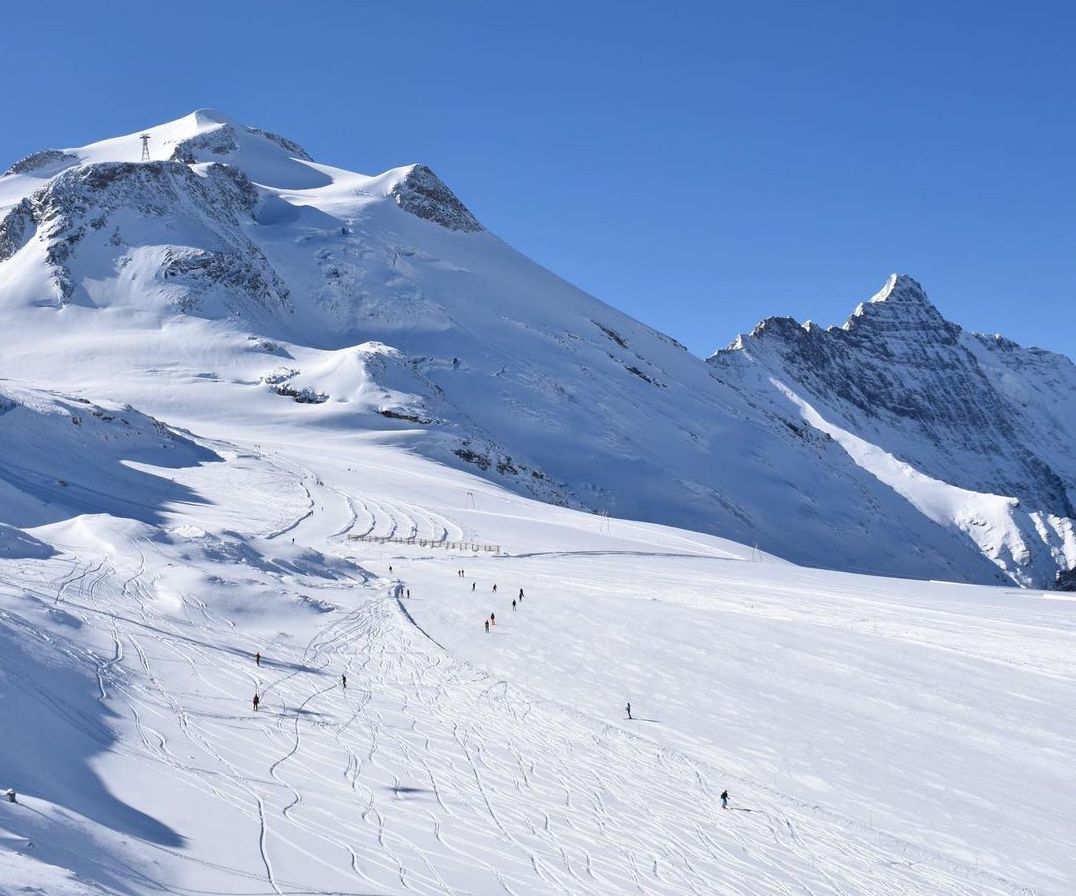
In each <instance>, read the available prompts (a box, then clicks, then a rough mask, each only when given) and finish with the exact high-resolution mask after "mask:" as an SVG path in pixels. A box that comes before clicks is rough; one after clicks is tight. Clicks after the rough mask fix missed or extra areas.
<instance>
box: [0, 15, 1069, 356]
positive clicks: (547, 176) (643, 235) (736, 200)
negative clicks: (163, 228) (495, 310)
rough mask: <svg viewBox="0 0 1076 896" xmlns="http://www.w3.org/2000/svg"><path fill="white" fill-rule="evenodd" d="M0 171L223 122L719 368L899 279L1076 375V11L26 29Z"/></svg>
mask: <svg viewBox="0 0 1076 896" xmlns="http://www.w3.org/2000/svg"><path fill="white" fill-rule="evenodd" d="M0 43H2V46H3V56H4V72H5V78H4V101H3V106H2V111H0V167H6V164H7V163H9V162H11V161H13V160H15V159H16V158H18V157H19V156H21V155H24V154H26V153H28V152H31V151H33V150H36V149H39V148H43V147H46V146H71V145H78V144H82V143H86V142H89V141H91V140H94V139H99V138H102V137H106V136H113V135H116V134H120V133H126V132H130V131H133V130H136V129H138V128H141V127H143V126H146V125H150V124H155V123H159V122H162V121H167V120H170V119H172V118H177V117H179V116H180V115H183V114H186V113H187V112H190V111H192V110H193V109H195V108H198V107H202V106H212V107H215V108H218V109H220V110H221V111H223V112H225V113H227V114H229V115H231V116H232V117H234V118H238V119H239V120H241V121H245V122H247V123H250V124H255V125H258V126H260V127H264V128H267V129H269V130H273V131H276V132H278V133H282V134H285V135H286V136H288V137H291V138H292V139H294V140H297V141H298V142H299V143H301V144H303V145H304V146H305V147H306V148H307V149H308V150H309V151H310V152H311V154H312V155H313V156H314V157H315V158H316V159H318V160H320V161H324V162H327V163H330V164H335V165H339V166H341V167H345V168H351V169H354V170H358V171H363V172H367V173H375V172H378V171H381V170H384V169H386V168H390V167H394V166H396V165H401V164H405V163H408V162H414V161H422V162H426V163H427V164H429V165H430V166H431V167H433V168H434V169H435V170H436V171H437V172H438V173H439V174H440V175H441V176H442V177H443V178H444V179H445V180H446V181H447V182H448V183H449V184H450V185H451V186H452V187H453V189H454V190H455V191H456V192H457V193H458V194H459V196H460V197H461V198H462V199H463V201H464V202H465V203H466V204H467V205H468V206H470V207H471V208H472V210H473V211H474V212H475V213H476V214H477V215H478V217H479V219H480V220H482V221H483V222H484V223H485V224H486V225H487V226H488V227H489V228H490V229H491V230H493V231H494V232H495V233H497V234H498V235H500V236H501V237H503V238H504V239H506V240H507V241H508V242H510V243H512V244H513V245H515V246H516V247H517V248H518V249H520V250H522V251H523V252H525V253H526V254H528V255H530V256H531V257H533V258H535V259H536V260H538V261H539V262H541V263H542V264H544V265H546V266H547V267H549V268H551V269H552V270H554V271H556V272H557V273H559V274H561V275H562V276H564V277H566V278H567V279H568V280H571V281H572V282H574V283H576V284H578V285H579V286H582V287H583V288H585V289H587V290H588V291H590V292H592V293H594V294H595V295H597V296H599V297H600V298H602V299H604V300H605V301H607V302H609V303H610V304H612V305H615V306H617V307H619V308H621V309H623V310H625V311H627V312H629V313H631V314H633V315H635V316H636V317H639V318H641V319H642V320H644V321H646V322H647V323H650V324H652V325H654V326H656V327H658V328H659V329H661V330H664V331H665V332H667V333H670V334H671V335H673V336H675V337H677V338H678V339H680V340H681V341H682V342H684V343H686V344H687V345H688V346H689V347H690V348H691V349H692V350H693V351H695V352H697V353H700V354H706V353H709V352H710V350H712V349H713V348H715V347H717V346H721V345H724V344H725V343H726V342H728V341H729V340H730V339H732V338H733V337H734V336H735V335H736V334H737V333H738V332H741V331H744V330H748V329H750V328H751V327H752V326H753V325H754V324H755V322H756V321H757V320H759V319H760V318H762V317H765V316H769V315H773V314H788V315H792V316H794V317H796V318H798V319H800V320H805V319H808V318H810V319H812V320H815V321H817V322H818V323H821V324H833V323H841V322H842V321H843V320H844V319H845V317H846V316H847V314H848V313H849V312H850V311H851V310H852V308H853V307H854V305H855V304H856V302H858V301H859V300H861V299H865V298H867V297H868V296H869V295H870V294H871V293H873V292H874V291H875V289H876V288H878V287H879V286H880V285H881V284H882V282H883V280H884V278H885V277H886V276H887V275H888V274H889V273H890V272H892V271H901V272H907V273H910V274H912V275H914V276H916V277H917V278H918V279H919V280H920V281H921V282H922V283H923V285H924V286H925V287H926V289H927V291H928V293H929V294H930V295H931V297H932V298H933V300H934V301H935V303H936V304H937V305H938V306H939V308H940V309H941V310H942V312H943V313H944V314H946V316H948V317H949V318H950V319H952V320H955V321H956V322H957V323H960V324H961V325H963V326H965V327H967V328H970V329H976V330H980V331H986V332H1002V333H1004V334H1006V335H1008V336H1010V337H1012V338H1015V339H1017V340H1018V341H1020V342H1023V343H1027V344H1036V345H1041V346H1043V347H1046V348H1050V349H1054V350H1057V351H1062V352H1065V353H1066V354H1068V355H1069V356H1070V357H1076V264H1074V261H1076V190H1074V186H1076V184H1074V179H1076V178H1074V171H1076V110H1074V107H1073V96H1074V94H1076V52H1074V50H1073V46H1074V45H1076V11H1073V10H1072V7H1071V4H1065V3H1053V2H1024V3H1004V4H1003V3H997V2H990V0H985V2H984V0H979V2H947V0H946V2H938V0H935V2H900V3H874V2H863V0H849V2H815V3H793V2H786V3H771V2H754V0H752V2H742V0H741V2H736V3H723V2H719V0H714V2H676V0H666V2H655V3H640V2H631V0H617V2H584V0H576V2H559V0H533V2H530V3H524V2H522V0H520V2H516V0H501V2H492V0H491V2H452V0H440V2H421V3H419V2H414V3H411V2H404V0H392V2H387V0H386V2H322V3H317V2H307V3H298V2H289V3H280V2H275V0H259V2H235V0H233V2H217V3H212V4H210V3H201V2H195V0H185V2H183V3H179V4H168V5H163V4H156V3H153V2H149V0H146V2H142V3H126V2H124V3H107V2H97V3H86V2H80V3H78V4H71V3H67V2H56V0H53V2H49V3H43V4H29V3H19V4H8V5H5V7H4V10H3V14H2V18H0Z"/></svg>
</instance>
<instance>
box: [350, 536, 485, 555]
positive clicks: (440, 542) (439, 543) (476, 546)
mask: <svg viewBox="0 0 1076 896" xmlns="http://www.w3.org/2000/svg"><path fill="white" fill-rule="evenodd" d="M348 540H349V541H367V542H372V543H374V544H410V545H417V546H418V547H420V548H444V549H445V550H449V551H475V552H482V553H486V554H499V553H501V546H500V545H499V544H483V543H480V542H474V541H445V540H444V539H434V538H416V537H415V536H414V535H412V536H409V537H406V538H403V537H400V536H398V535H349V536H348Z"/></svg>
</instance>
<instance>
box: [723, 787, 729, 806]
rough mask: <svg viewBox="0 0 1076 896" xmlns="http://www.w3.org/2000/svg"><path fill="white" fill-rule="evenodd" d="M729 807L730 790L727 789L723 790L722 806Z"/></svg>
mask: <svg viewBox="0 0 1076 896" xmlns="http://www.w3.org/2000/svg"><path fill="white" fill-rule="evenodd" d="M728 807H729V792H728V791H727V790H722V791H721V808H722V809H727V808H728Z"/></svg>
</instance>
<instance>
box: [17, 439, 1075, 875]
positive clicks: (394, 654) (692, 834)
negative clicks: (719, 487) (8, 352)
mask: <svg viewBox="0 0 1076 896" xmlns="http://www.w3.org/2000/svg"><path fill="white" fill-rule="evenodd" d="M207 426H208V427H209V428H210V429H212V428H213V427H212V426H210V425H209V424H207ZM216 427H217V428H218V429H220V430H221V431H224V430H227V429H228V426H227V424H225V423H219V424H216ZM231 432H232V436H231V438H232V439H233V441H228V442H225V441H216V440H213V439H207V438H205V437H204V436H205V434H204V433H203V434H202V437H201V438H200V439H199V440H200V441H201V442H202V445H203V447H205V448H207V449H209V450H210V451H212V452H215V454H216V456H217V457H219V458H220V459H219V460H215V461H209V462H203V463H201V464H199V465H196V466H195V465H186V466H182V465H181V466H177V465H175V464H172V465H170V466H168V467H167V468H165V467H157V466H154V465H152V464H148V463H145V462H140V463H133V462H131V463H128V464H127V466H128V467H130V468H131V469H133V470H137V471H139V472H140V473H142V474H144V475H146V476H157V477H163V478H164V479H167V480H169V481H170V486H171V487H172V489H173V491H174V492H178V493H180V494H182V495H183V496H184V497H183V498H182V499H176V498H168V497H167V495H169V494H171V492H168V491H167V490H165V491H163V492H160V491H159V492H154V491H152V490H146V491H145V494H146V495H150V496H153V497H154V499H155V500H159V504H157V505H156V506H153V507H146V508H144V511H145V512H144V513H135V514H132V515H133V516H136V517H138V518H139V519H142V520H146V521H135V520H134V519H131V518H123V517H120V516H112V515H105V514H82V515H77V516H74V515H66V516H65V515H64V514H62V513H57V514H55V517H56V518H55V519H54V520H53V521H52V522H49V523H48V524H46V525H41V526H38V527H36V528H33V529H30V530H28V531H27V532H25V533H23V534H22V535H18V530H9V531H5V532H0V536H2V541H0V544H2V545H3V550H0V638H2V642H0V699H2V706H3V708H4V722H5V724H4V729H5V734H4V737H3V738H2V739H0V786H13V787H15V788H16V789H17V790H18V792H19V803H17V804H9V803H6V802H4V803H0V892H3V893H10V892H21V889H20V888H22V887H27V886H31V887H37V888H38V891H39V892H49V893H53V892H55V893H64V894H68V893H71V894H86V893H94V894H100V893H128V894H151V893H161V892H167V893H175V894H204V893H214V894H235V896H238V894H245V896H254V894H263V893H264V894H285V893H287V894H300V893H303V894H328V893H333V894H360V893H361V894H405V893H409V894H482V896H485V894H515V896H530V894H547V893H548V894H624V893H633V892H634V893H646V894H714V893H730V894H742V896H761V894H779V896H785V894H788V896H792V894H797V896H798V894H814V896H829V894H834V896H836V894H840V896H852V894H871V896H883V894H884V896H890V894H893V896H896V894H923V896H927V894H929V896H939V894H964V896H995V894H1031V893H1034V894H1039V896H1047V894H1054V896H1065V894H1069V893H1072V892H1074V891H1076V867H1074V865H1076V862H1074V860H1073V857H1072V848H1071V844H1072V842H1073V841H1074V840H1076V817H1074V813H1073V811H1072V810H1073V806H1076V784H1074V779H1073V776H1072V774H1071V761H1072V757H1073V756H1074V755H1076V721H1074V719H1073V716H1072V712H1071V709H1072V707H1073V705H1076V703H1074V700H1073V697H1074V696H1076V695H1074V689H1073V675H1074V671H1076V670H1074V666H1076V654H1074V652H1073V643H1074V636H1076V603H1074V602H1072V601H1071V600H1067V599H1065V598H1064V596H1063V595H1058V594H1051V595H1045V594H1041V593H1037V592H1017V591H1013V590H1005V589H991V588H984V587H973V586H955V585H943V584H928V583H919V582H914V583H913V582H905V581H899V580H890V579H880V578H868V577H859V576H851V575H846V574H840V573H830V572H821V571H817V570H805V569H801V568H798V567H795V566H791V565H788V564H785V563H782V562H780V561H778V560H776V559H774V558H771V557H768V556H761V555H759V554H758V552H756V551H754V550H753V549H752V548H749V547H741V546H739V545H736V544H733V543H730V542H726V541H722V540H720V539H716V538H712V537H709V536H702V535H697V534H693V533H690V532H685V531H680V530H675V529H669V528H664V527H660V526H654V525H647V524H641V523H629V522H623V521H619V520H615V519H614V520H604V519H602V518H599V517H595V516H591V515H586V514H581V513H577V512H574V511H569V510H565V509H561V508H556V507H551V506H549V505H544V504H540V503H537V502H533V501H530V500H527V499H524V498H522V497H519V496H517V495H513V494H510V493H508V492H506V491H502V490H500V489H498V488H497V487H496V486H494V485H492V484H490V483H488V482H485V481H483V480H479V479H476V478H473V477H470V476H467V475H466V474H464V473H461V472H458V471H452V470H449V469H446V468H444V467H440V466H437V465H435V464H432V463H431V462H429V461H426V460H422V459H420V458H417V457H414V456H412V455H409V454H407V453H406V452H403V451H401V450H400V449H398V448H388V447H384V446H383V445H381V444H379V440H380V437H379V435H378V434H376V433H370V434H367V435H364V436H358V435H355V434H340V433H333V432H330V431H325V432H320V433H318V435H317V438H316V439H313V438H312V437H311V435H310V433H309V431H303V430H302V428H301V427H300V426H294V427H288V426H286V425H278V426H274V427H265V428H264V429H262V430H257V429H256V428H254V427H253V426H250V427H248V428H247V429H246V430H244V431H243V440H242V442H241V443H240V442H236V441H234V438H235V428H234V426H233V427H232V429H231ZM210 435H213V436H216V435H220V433H217V432H212V433H210ZM73 462H74V461H73ZM94 476H95V471H94V469H93V468H92V467H89V466H87V467H86V468H84V469H73V470H71V471H70V472H69V478H70V479H71V481H72V482H76V481H77V480H78V479H79V478H81V479H82V480H84V481H85V482H92V480H93V477H94ZM27 481H31V480H29V479H28V480H27ZM159 494H164V495H165V497H164V498H158V497H157V495H159ZM128 498H129V499H130V500H131V501H132V502H135V501H136V500H137V494H131V495H129V496H128ZM350 535H366V536H378V535H382V536H394V537H410V536H412V535H413V536H415V537H417V538H419V539H431V540H433V541H435V542H446V543H447V542H458V541H461V540H467V541H474V542H476V543H496V544H499V545H500V546H501V549H502V552H503V553H502V554H501V555H492V554H489V553H478V554H477V555H476V554H473V553H471V552H469V551H468V552H461V551H454V550H448V549H445V548H441V547H428V546H427V547H420V546H418V545H415V546H408V545H400V544H396V543H387V544H383V545H382V544H378V543H375V542H370V541H358V540H352V539H350V538H349V537H348V536H350ZM390 567H391V570H390ZM460 569H463V570H464V571H465V573H466V575H465V577H462V578H461V577H460V576H458V575H457V570H460ZM494 583H496V584H497V585H498V591H497V593H496V595H494V594H493V592H492V586H493V584H494ZM472 584H474V589H473V590H472ZM521 587H522V588H523V589H524V591H525V598H524V601H523V602H522V604H521V605H520V606H519V608H518V609H516V610H515V611H513V610H512V607H511V600H512V598H513V597H517V596H518V591H519V589H520V588H521ZM408 593H410V596H408ZM491 612H494V613H496V625H495V626H493V628H492V631H491V632H490V633H489V634H488V635H487V634H486V633H485V631H484V629H483V625H482V623H483V620H484V619H485V618H487V617H488V615H489V614H490V613H491ZM256 651H260V653H261V654H262V657H263V659H262V664H261V666H260V667H259V666H257V665H256V664H255V662H254V659H253V655H254V653H255V652H256ZM342 674H346V675H347V679H348V680H347V685H348V686H347V688H346V689H344V688H343V687H342V686H341V679H340V676H341V675H342ZM255 691H257V692H259V693H260V695H261V697H262V705H261V709H260V710H259V711H258V712H257V713H254V712H253V711H252V707H251V698H252V696H253V694H254V692H255ZM629 699H630V700H631V702H632V705H633V710H634V714H635V715H636V716H637V719H636V720H634V721H628V720H627V719H626V718H625V716H624V713H623V706H624V703H625V701H626V700H629ZM725 788H728V790H729V791H730V794H731V797H732V801H731V808H730V809H729V810H727V811H725V810H722V809H721V807H720V801H719V799H718V795H719V794H720V793H721V791H722V790H723V789H725Z"/></svg>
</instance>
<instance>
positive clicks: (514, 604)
mask: <svg viewBox="0 0 1076 896" xmlns="http://www.w3.org/2000/svg"><path fill="white" fill-rule="evenodd" d="M515 608H516V602H515V601H512V609H513V610H514V609H515Z"/></svg>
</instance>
